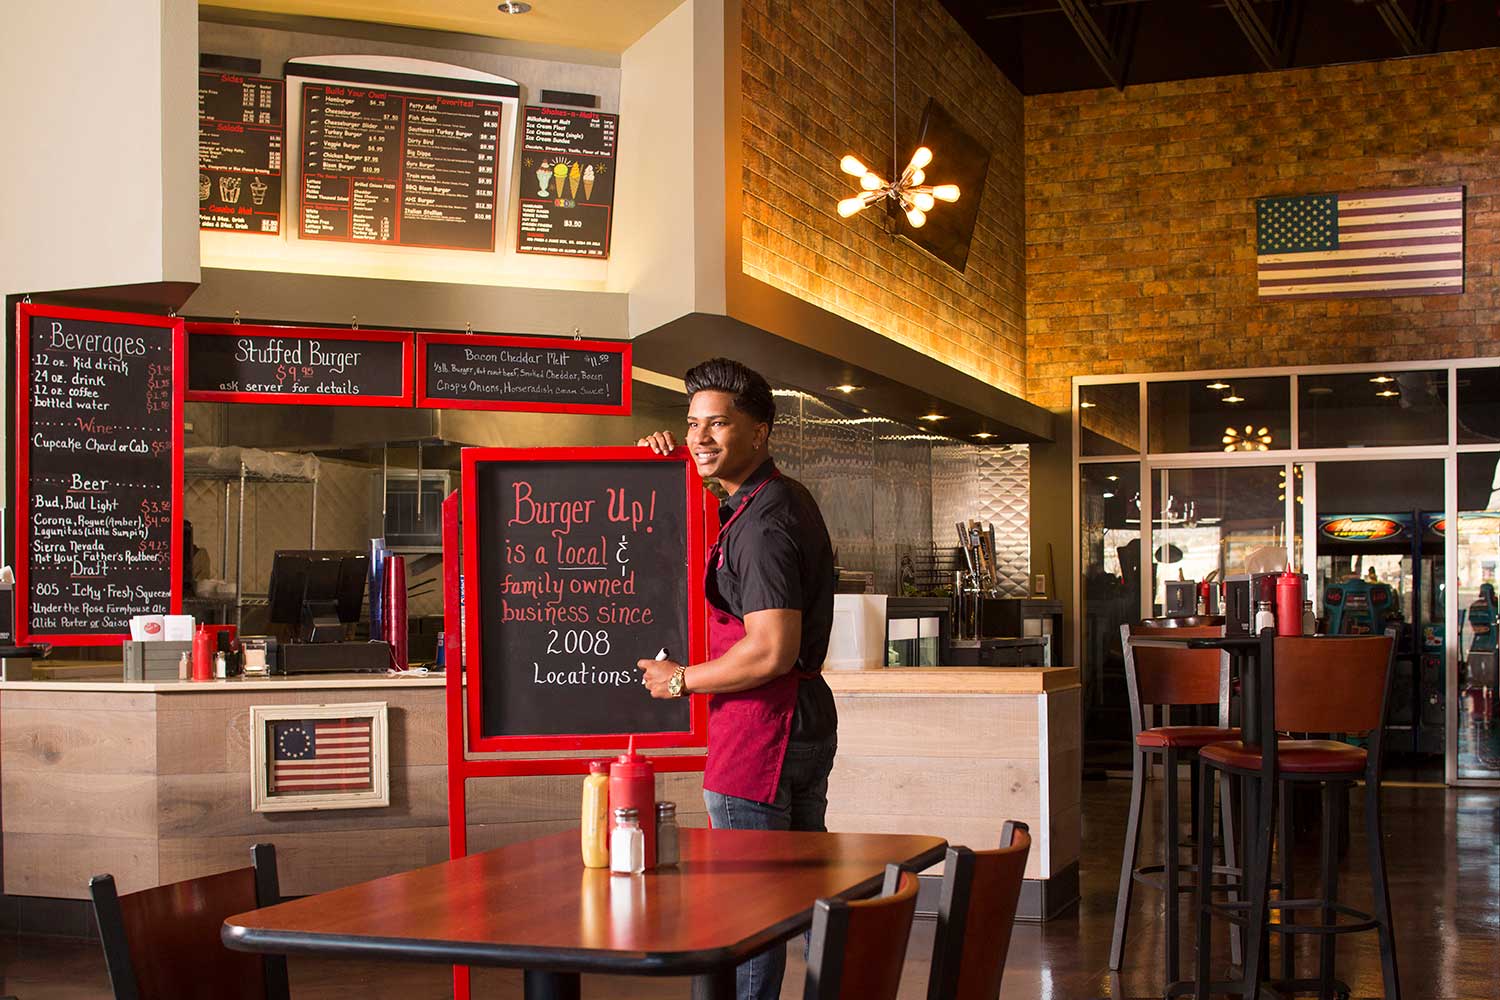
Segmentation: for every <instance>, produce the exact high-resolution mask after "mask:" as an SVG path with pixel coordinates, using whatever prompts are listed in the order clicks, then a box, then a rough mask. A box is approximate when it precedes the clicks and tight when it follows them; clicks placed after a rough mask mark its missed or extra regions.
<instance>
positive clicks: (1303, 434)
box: [1297, 371, 1448, 448]
mask: <svg viewBox="0 0 1500 1000" xmlns="http://www.w3.org/2000/svg"><path fill="white" fill-rule="evenodd" d="M1297 438H1298V441H1299V442H1300V444H1301V446H1302V447H1304V448H1374V447H1380V446H1386V445H1420V444H1447V443H1448V373H1447V372H1446V371H1420V372H1379V371H1373V372H1356V373H1352V374H1338V375H1303V376H1301V377H1299V378H1298V380H1297Z"/></svg>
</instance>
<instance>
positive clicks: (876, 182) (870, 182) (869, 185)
mask: <svg viewBox="0 0 1500 1000" xmlns="http://www.w3.org/2000/svg"><path fill="white" fill-rule="evenodd" d="M859 186H860V187H862V188H864V189H865V190H866V191H874V190H876V189H877V188H882V187H885V182H884V181H882V180H881V179H880V177H879V175H877V174H865V175H864V176H863V177H861V178H860V179H859Z"/></svg>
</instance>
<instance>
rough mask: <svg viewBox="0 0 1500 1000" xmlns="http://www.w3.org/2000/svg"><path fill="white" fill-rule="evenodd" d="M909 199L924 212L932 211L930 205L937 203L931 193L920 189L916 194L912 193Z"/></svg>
mask: <svg viewBox="0 0 1500 1000" xmlns="http://www.w3.org/2000/svg"><path fill="white" fill-rule="evenodd" d="M911 200H912V202H913V203H915V204H916V206H917V207H918V208H920V209H921V210H922V211H924V212H930V211H932V206H934V205H936V204H937V202H936V201H935V200H934V199H933V197H932V195H930V194H927V193H925V192H922V191H918V192H917V193H916V194H914V195H912V197H911Z"/></svg>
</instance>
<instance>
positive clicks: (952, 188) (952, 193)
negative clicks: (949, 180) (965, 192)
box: [932, 184, 958, 201]
mask: <svg viewBox="0 0 1500 1000" xmlns="http://www.w3.org/2000/svg"><path fill="white" fill-rule="evenodd" d="M932 196H933V197H934V198H936V199H937V200H938V201H957V200H958V185H957V184H939V185H938V186H937V187H935V188H933V189H932Z"/></svg>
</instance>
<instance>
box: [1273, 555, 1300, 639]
mask: <svg viewBox="0 0 1500 1000" xmlns="http://www.w3.org/2000/svg"><path fill="white" fill-rule="evenodd" d="M1276 634H1277V635H1301V634H1302V574H1300V573H1295V572H1293V571H1292V567H1291V565H1290V564H1288V565H1287V568H1286V572H1285V573H1282V574H1281V575H1280V576H1279V577H1277V578H1276Z"/></svg>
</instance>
